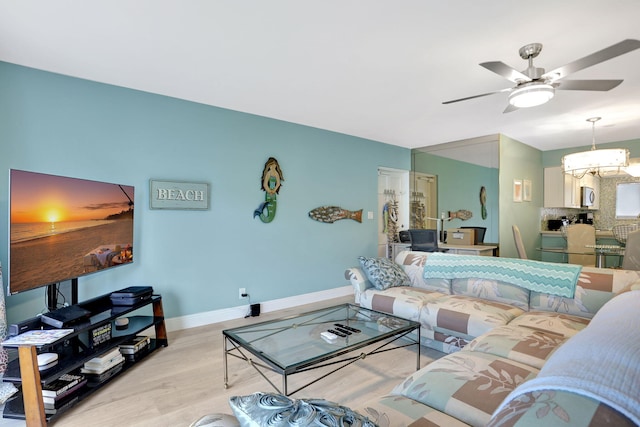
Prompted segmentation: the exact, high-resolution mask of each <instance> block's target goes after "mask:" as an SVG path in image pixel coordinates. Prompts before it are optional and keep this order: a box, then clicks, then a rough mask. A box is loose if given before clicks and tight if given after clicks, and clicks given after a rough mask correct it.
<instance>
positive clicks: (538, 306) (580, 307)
mask: <svg viewBox="0 0 640 427" xmlns="http://www.w3.org/2000/svg"><path fill="white" fill-rule="evenodd" d="M430 256H431V257H436V256H437V257H440V258H443V257H444V258H451V257H454V259H456V260H458V259H459V260H460V261H458V262H459V263H462V262H463V261H464V260H473V259H480V258H478V257H473V256H463V255H450V254H438V253H435V254H432V253H427V252H411V251H403V252H401V253H400V254H398V256H397V257H396V260H395V261H396V262H395V263H394V264H393V265H392V266H388V265H383V266H381V265H379V262H380V261H384V259H378V258H363V257H361V265H360V266H358V267H352V268H348V269H347V270H346V271H345V278H346V279H347V280H349V281H350V282H351V284H352V285H353V288H354V292H355V301H356V303H358V304H360V305H361V306H363V307H366V308H370V309H373V310H377V311H382V312H385V313H390V314H394V315H396V316H400V317H403V318H406V319H410V320H414V321H419V322H420V324H421V342H422V344H423V345H425V346H427V347H430V348H434V349H436V350H439V351H442V352H444V353H453V352H456V351H458V350H460V349H462V348H463V347H465V346H466V345H467V344H469V342H471V341H472V340H473V339H474V338H476V337H478V336H480V335H482V334H484V333H486V332H489V331H491V330H493V329H495V328H497V327H500V326H505V325H507V324H511V323H512V322H514V321H516V319H517V323H518V324H524V323H528V324H529V325H530V326H533V325H535V324H536V322H543V321H547V320H542V319H547V318H549V315H547V314H545V315H544V316H543V317H542V319H541V318H540V317H539V315H538V314H537V313H539V312H544V313H549V312H550V313H554V315H553V316H551V317H552V318H554V319H555V320H553V322H554V323H555V324H560V323H562V322H563V319H564V318H565V316H564V315H573V316H578V317H579V318H580V319H578V320H575V319H574V320H572V322H571V323H567V324H568V325H569V324H570V325H571V326H570V327H571V328H574V329H575V331H578V330H580V329H582V328H584V326H586V324H587V323H588V321H589V319H590V318H592V317H593V316H594V314H595V313H596V312H597V311H598V310H599V309H600V307H602V305H603V304H604V303H606V302H607V301H608V300H610V299H611V298H612V297H613V296H614V295H615V294H616V293H618V292H620V291H622V290H623V289H626V288H629V287H630V286H632V285H633V284H637V283H640V272H637V271H630V270H619V269H602V268H595V267H582V268H581V269H578V270H577V271H579V274H578V275H577V283H576V286H575V290H574V292H573V293H572V296H570V297H567V296H559V295H555V294H551V293H546V292H539V291H531V290H528V289H526V288H524V287H522V286H519V285H517V284H514V283H512V282H509V281H508V280H509V279H508V278H509V277H511V276H510V275H508V274H505V275H504V277H503V276H501V275H498V277H502V278H503V280H496V279H491V278H486V277H477V276H476V277H474V276H472V275H470V276H469V277H465V276H464V274H463V275H462V277H457V278H453V279H449V278H437V277H431V278H427V279H425V277H424V276H425V264H426V263H427V260H428V259H429V257H430ZM485 260H487V258H485ZM494 260H496V261H494V262H505V263H507V262H508V263H522V262H524V263H526V264H532V265H535V266H545V265H551V266H552V267H555V266H557V267H559V268H565V267H563V266H568V265H567V264H552V263H538V262H536V261H529V260H512V259H505V258H494ZM458 265H459V264H458ZM389 267H395V271H394V268H389ZM576 267H577V266H576ZM367 268H368V271H365V270H366V269H367ZM510 268H518V264H514V265H513V266H510ZM463 271H464V269H463ZM468 271H469V272H470V274H473V272H474V270H473V269H471V268H470V269H468ZM458 276H460V275H458ZM494 276H495V274H494ZM565 323H566V322H565Z"/></svg>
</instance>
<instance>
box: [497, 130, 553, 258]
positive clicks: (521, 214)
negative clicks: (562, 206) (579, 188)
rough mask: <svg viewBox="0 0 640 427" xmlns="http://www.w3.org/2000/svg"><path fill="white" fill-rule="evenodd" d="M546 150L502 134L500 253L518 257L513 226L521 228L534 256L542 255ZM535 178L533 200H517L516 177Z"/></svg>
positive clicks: (527, 245) (533, 181)
mask: <svg viewBox="0 0 640 427" xmlns="http://www.w3.org/2000/svg"><path fill="white" fill-rule="evenodd" d="M543 178H544V172H543V168H542V152H541V151H540V150H538V149H536V148H533V147H530V146H528V145H526V144H523V143H521V142H518V141H516V140H514V139H511V138H509V137H507V136H504V135H500V256H502V257H509V258H517V257H518V253H517V251H516V246H515V242H514V240H513V231H512V226H513V225H514V224H515V225H517V226H518V228H519V229H520V233H521V234H522V241H523V243H524V246H525V249H526V251H527V257H528V258H530V259H540V253H539V251H536V247H540V209H541V208H542V205H543V203H544V200H543V188H544V181H543ZM516 179H518V180H525V179H527V180H530V181H531V190H532V192H531V201H530V202H524V201H523V202H515V201H514V199H513V181H514V180H516Z"/></svg>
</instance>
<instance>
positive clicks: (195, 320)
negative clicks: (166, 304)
mask: <svg viewBox="0 0 640 427" xmlns="http://www.w3.org/2000/svg"><path fill="white" fill-rule="evenodd" d="M348 295H353V286H351V285H347V286H342V287H339V288H334V289H328V290H326V291H319V292H312V293H309V294H303V295H296V296H292V297H287V298H280V299H277V300H272V301H265V302H261V303H260V311H261V312H262V313H268V312H270V311H276V310H282V309H285V308H291V307H295V306H298V305H304V304H311V303H314V302H318V301H323V300H328V299H332V298H340V297H344V296H348ZM248 312H249V306H248V305H241V306H238V307H231V308H224V309H220V310H213V311H207V312H203V313H196V314H191V315H188V316H180V317H174V318H171V319H166V320H165V324H166V327H167V330H168V331H170V332H171V331H179V330H181V329H189V328H196V327H198V326H205V325H210V324H212V323H218V322H224V321H227V320H233V319H239V318H242V317H245V316H246V315H247V313H248Z"/></svg>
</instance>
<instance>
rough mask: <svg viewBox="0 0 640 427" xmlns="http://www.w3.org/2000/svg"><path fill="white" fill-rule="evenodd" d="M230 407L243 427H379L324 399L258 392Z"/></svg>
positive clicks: (234, 401) (235, 400) (236, 398)
mask: <svg viewBox="0 0 640 427" xmlns="http://www.w3.org/2000/svg"><path fill="white" fill-rule="evenodd" d="M229 405H230V406H231V409H232V410H233V413H234V415H235V416H236V418H237V419H238V421H239V422H240V426H241V427H265V426H268V427H285V426H295V427H306V426H308V427H327V426H344V427H377V426H376V424H374V423H372V422H371V421H369V419H368V418H366V417H363V416H362V415H360V414H358V413H357V412H354V411H352V410H351V409H349V408H347V407H345V406H340V405H338V404H336V403H333V402H329V401H327V400H322V399H292V398H289V397H287V396H283V395H281V394H275V393H262V392H257V393H253V394H250V395H248V396H233V397H231V398H230V399H229Z"/></svg>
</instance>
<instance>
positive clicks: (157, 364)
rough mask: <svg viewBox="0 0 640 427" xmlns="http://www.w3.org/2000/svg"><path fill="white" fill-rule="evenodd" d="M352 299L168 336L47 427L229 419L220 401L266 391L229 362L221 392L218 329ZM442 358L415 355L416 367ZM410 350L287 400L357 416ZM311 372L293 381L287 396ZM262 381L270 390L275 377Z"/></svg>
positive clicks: (249, 372) (404, 372)
mask: <svg viewBox="0 0 640 427" xmlns="http://www.w3.org/2000/svg"><path fill="white" fill-rule="evenodd" d="M352 299H353V298H352V297H344V298H337V299H333V300H328V301H322V302H319V303H317V304H313V305H307V306H299V307H295V308H291V309H287V310H281V311H277V312H272V313H264V314H262V315H260V317H256V318H248V319H237V320H233V321H228V322H222V323H217V324H213V325H207V326H202V327H198V328H192V329H186V330H182V331H175V332H173V333H170V334H169V346H168V347H166V348H162V349H160V350H159V351H157V352H155V353H154V354H152V355H151V356H149V357H148V358H147V359H145V360H144V362H143V363H140V364H139V365H138V366H136V367H134V368H133V369H131V370H129V371H127V372H126V373H125V374H123V375H121V376H120V377H118V378H117V379H115V380H114V381H112V382H111V383H110V384H109V385H107V386H106V387H104V388H102V389H101V390H100V391H98V392H96V393H95V394H93V395H92V396H91V397H90V398H88V399H86V400H85V401H83V402H82V403H80V404H79V405H77V406H76V407H74V408H73V409H72V410H71V411H68V412H66V413H65V414H64V415H63V416H62V417H61V418H60V419H59V420H57V421H56V422H55V424H54V425H55V427H77V426H118V427H120V426H172V427H176V426H188V425H189V424H190V423H191V422H193V421H194V420H196V419H198V418H200V417H201V416H203V415H205V414H210V413H216V412H222V413H228V414H231V413H232V412H231V408H230V407H229V405H228V399H229V397H231V396H235V395H246V394H250V393H253V392H256V391H265V392H267V391H269V392H270V391H273V389H272V388H271V386H270V385H269V384H268V383H267V382H266V381H265V380H264V379H263V378H262V377H260V376H259V374H258V373H257V372H256V371H255V370H254V369H253V368H252V367H250V366H249V365H248V364H246V363H245V362H242V361H241V360H239V359H236V358H229V383H230V386H229V388H228V389H225V388H224V386H223V367H222V359H223V356H222V330H223V329H228V328H232V327H237V326H242V325H245V324H251V323H257V322H261V321H265V320H269V319H274V318H278V317H283V316H286V315H289V314H294V313H300V312H303V311H308V310H310V309H314V308H320V307H323V306H331V305H336V304H339V303H344V302H352ZM440 356H442V353H439V352H436V351H433V350H429V349H426V348H424V347H422V348H421V366H425V365H426V364H427V363H429V362H430V361H432V360H433V359H435V358H438V357H440ZM415 367H416V353H415V347H412V348H405V349H400V350H393V351H389V352H385V353H382V354H378V355H374V356H371V357H368V358H366V359H364V360H360V361H358V362H356V363H354V364H352V365H351V366H349V367H347V368H345V369H343V370H341V371H339V372H337V373H334V374H332V375H330V376H329V377H327V378H325V379H323V380H321V381H318V382H317V383H315V384H313V385H311V386H309V387H307V388H305V389H304V390H302V391H300V392H299V393H297V394H294V395H293V396H292V397H298V398H302V397H314V398H323V399H327V400H331V401H335V402H338V403H340V404H342V405H345V406H349V407H351V408H353V409H358V408H360V407H361V406H363V404H364V403H365V402H367V401H368V400H371V399H373V398H375V397H377V396H381V395H383V394H385V393H388V392H389V391H390V390H391V389H392V388H393V387H394V386H395V385H396V384H398V383H399V382H400V381H402V380H403V379H404V378H406V377H407V376H408V375H410V374H411V373H412V372H414V371H415ZM317 375H318V372H317V371H311V372H309V373H302V374H298V375H294V376H293V377H292V379H290V386H289V387H290V390H292V389H294V387H295V386H296V384H297V383H298V381H300V383H302V381H304V377H305V376H307V377H308V378H316V377H317ZM269 378H270V379H271V380H272V381H273V382H274V383H275V384H277V385H280V384H281V377H280V376H279V375H276V374H274V373H270V374H269Z"/></svg>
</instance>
